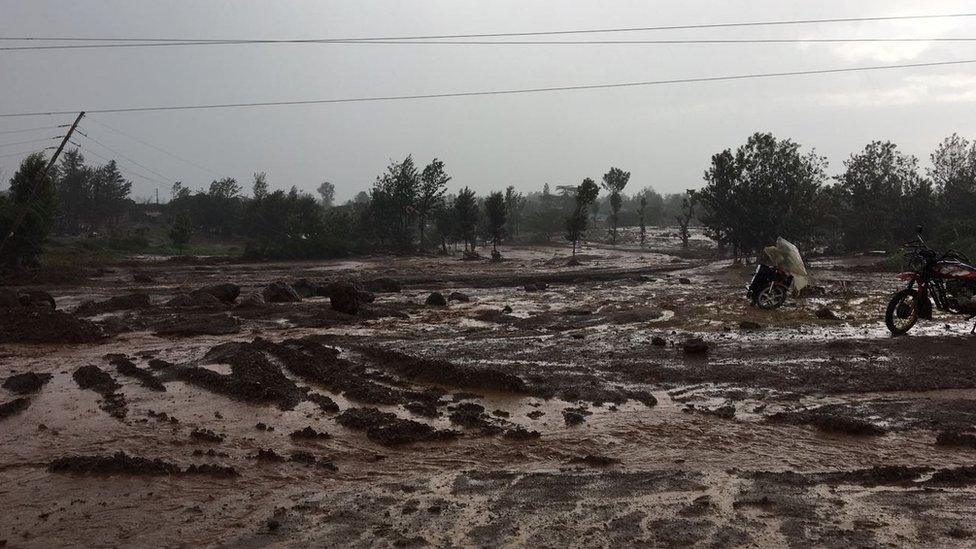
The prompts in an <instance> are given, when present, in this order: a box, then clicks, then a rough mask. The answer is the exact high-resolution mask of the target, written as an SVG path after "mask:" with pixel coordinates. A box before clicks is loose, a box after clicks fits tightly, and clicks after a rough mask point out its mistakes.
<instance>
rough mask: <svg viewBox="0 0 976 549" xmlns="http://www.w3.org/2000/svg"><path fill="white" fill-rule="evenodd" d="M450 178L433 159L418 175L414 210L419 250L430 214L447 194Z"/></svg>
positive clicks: (442, 164) (436, 160) (437, 161)
mask: <svg viewBox="0 0 976 549" xmlns="http://www.w3.org/2000/svg"><path fill="white" fill-rule="evenodd" d="M450 180H451V178H450V176H448V175H447V173H445V172H444V163H443V162H441V161H440V160H438V159H436V158H435V159H433V160H432V161H431V162H430V164H427V166H425V167H424V171H423V172H421V174H420V185H419V188H418V189H417V201H416V204H415V206H414V208H415V209H416V211H417V222H418V225H419V226H420V249H421V250H423V249H424V245H425V243H424V229H425V228H426V227H427V222H428V221H429V218H430V215H431V213H432V212H433V211H434V210H435V209H437V207H438V206H439V205H440V203H441V201H442V200H443V199H444V193H445V192H447V182H448V181H450Z"/></svg>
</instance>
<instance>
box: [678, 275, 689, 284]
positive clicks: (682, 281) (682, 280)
mask: <svg viewBox="0 0 976 549" xmlns="http://www.w3.org/2000/svg"><path fill="white" fill-rule="evenodd" d="M678 284H691V279H690V278H688V277H685V276H683V277H681V278H679V279H678Z"/></svg>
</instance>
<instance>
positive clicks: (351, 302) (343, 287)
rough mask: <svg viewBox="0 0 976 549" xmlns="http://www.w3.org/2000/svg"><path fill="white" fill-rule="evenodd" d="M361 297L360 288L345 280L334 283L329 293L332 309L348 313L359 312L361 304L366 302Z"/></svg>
mask: <svg viewBox="0 0 976 549" xmlns="http://www.w3.org/2000/svg"><path fill="white" fill-rule="evenodd" d="M361 298H362V296H361V295H360V293H359V290H358V289H357V288H356V287H355V286H353V285H352V284H349V283H345V282H339V283H336V284H333V285H332V289H331V292H330V294H329V302H330V304H331V305H332V309H333V310H336V311H339V312H340V313H346V314H348V315H354V314H356V313H358V312H359V309H360V306H361V304H362V303H364V300H363V299H361Z"/></svg>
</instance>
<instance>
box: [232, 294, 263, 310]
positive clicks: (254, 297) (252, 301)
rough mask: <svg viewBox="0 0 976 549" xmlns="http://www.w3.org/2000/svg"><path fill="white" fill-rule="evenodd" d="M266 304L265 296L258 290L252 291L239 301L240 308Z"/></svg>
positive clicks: (238, 306) (251, 307) (257, 306)
mask: <svg viewBox="0 0 976 549" xmlns="http://www.w3.org/2000/svg"><path fill="white" fill-rule="evenodd" d="M264 305H265V302H264V297H263V296H262V295H261V294H259V293H258V292H251V293H250V294H248V295H247V296H245V297H243V298H242V299H241V300H240V301H239V302H238V303H237V308H238V309H256V308H259V307H263V306H264Z"/></svg>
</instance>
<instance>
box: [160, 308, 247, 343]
mask: <svg viewBox="0 0 976 549" xmlns="http://www.w3.org/2000/svg"><path fill="white" fill-rule="evenodd" d="M240 331H241V323H240V321H239V320H238V319H237V317H234V316H231V315H229V314H227V313H217V314H208V315H194V316H189V317H176V318H174V319H172V320H169V321H166V322H163V323H162V324H160V325H159V326H158V327H157V328H156V332H155V333H156V335H158V336H183V337H189V336H198V335H227V334H236V333H238V332H240Z"/></svg>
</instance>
